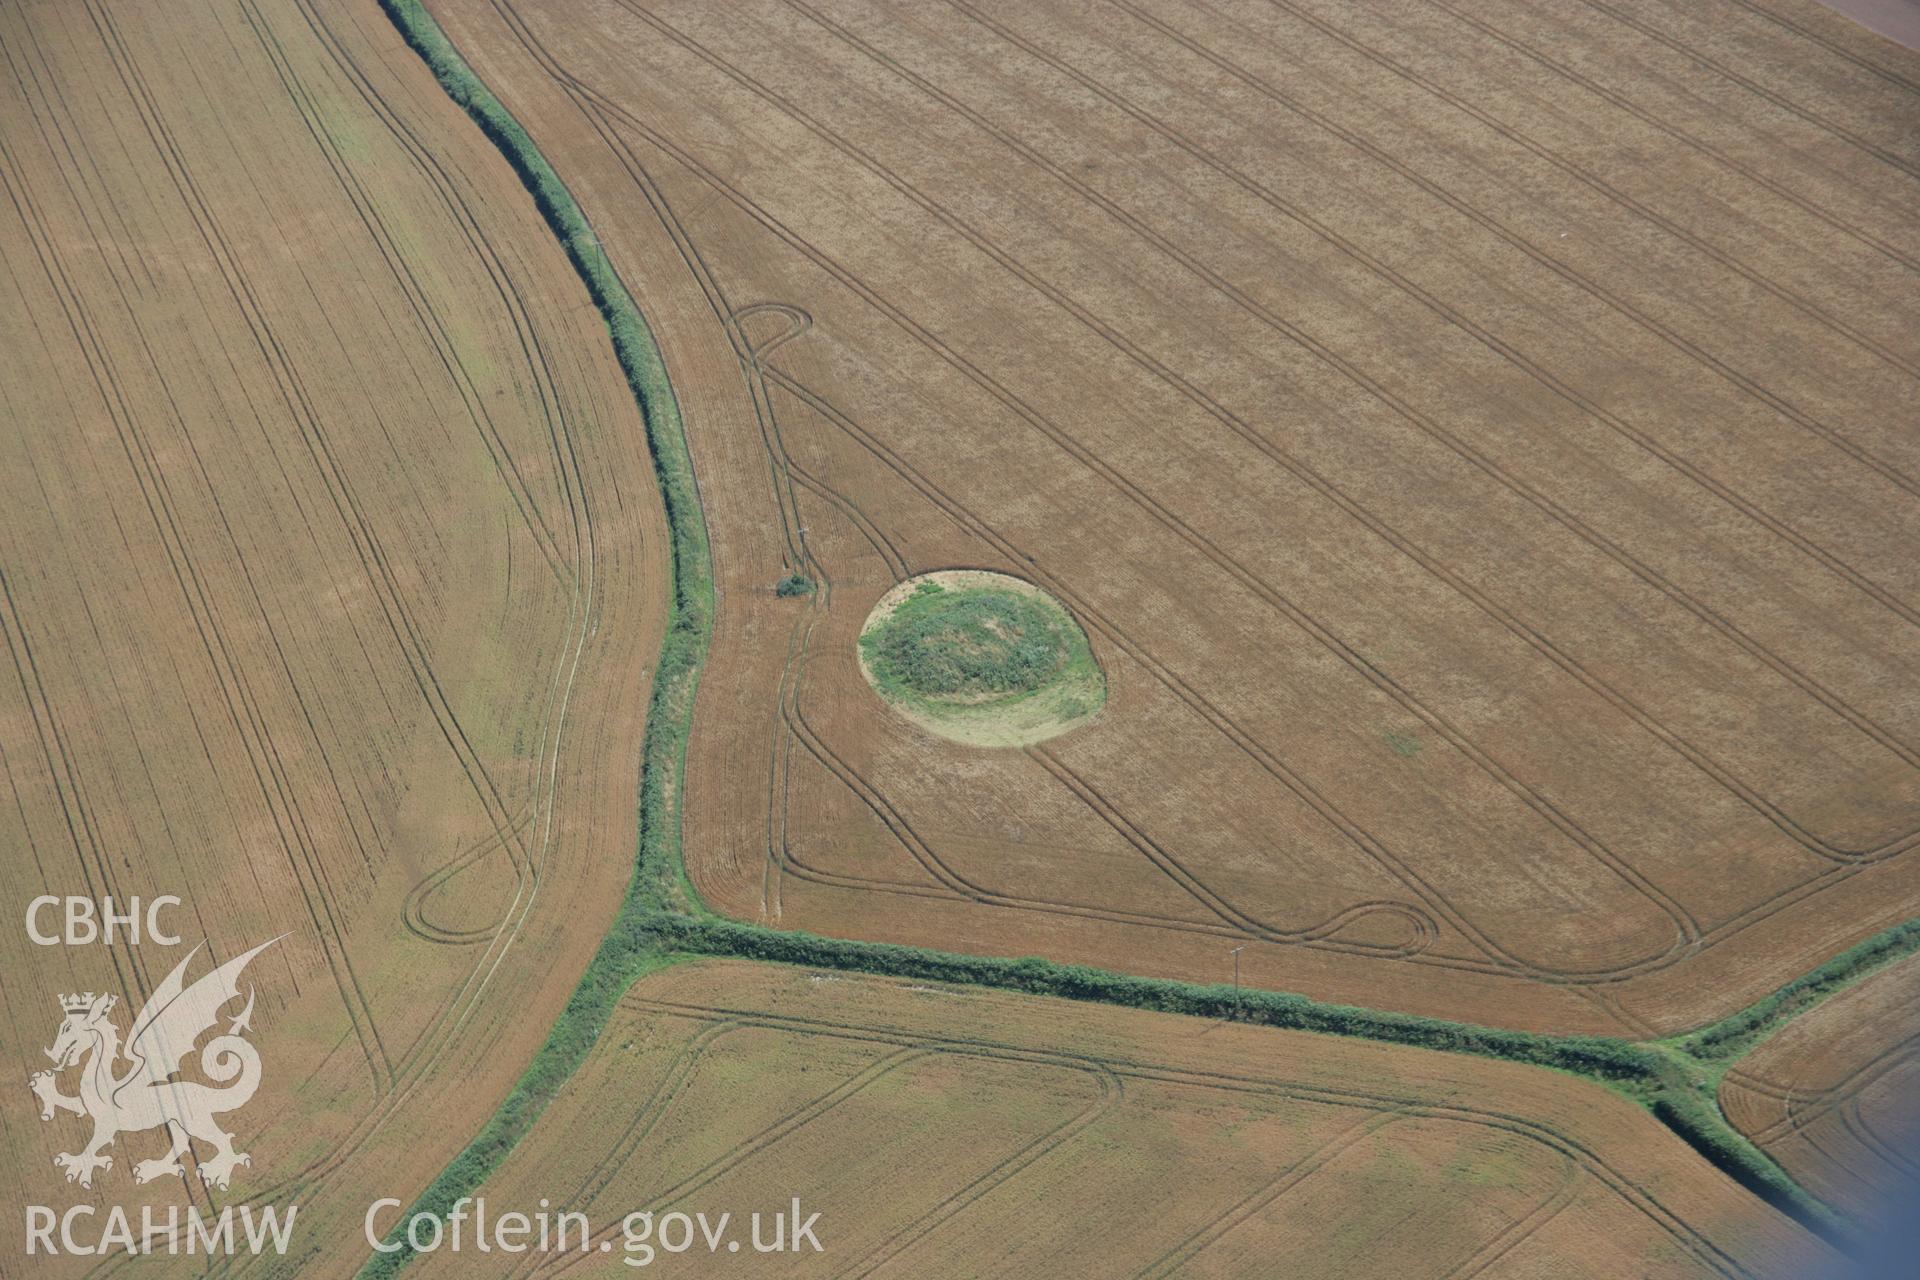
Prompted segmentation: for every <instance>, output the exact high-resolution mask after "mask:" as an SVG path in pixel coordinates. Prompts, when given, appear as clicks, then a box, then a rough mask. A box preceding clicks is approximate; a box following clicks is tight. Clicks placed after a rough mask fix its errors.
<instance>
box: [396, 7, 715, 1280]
mask: <svg viewBox="0 0 1920 1280" xmlns="http://www.w3.org/2000/svg"><path fill="white" fill-rule="evenodd" d="M380 3H381V7H382V8H383V9H385V10H386V13H387V16H388V17H389V18H390V19H391V20H392V21H393V23H394V25H395V26H396V27H398V28H399V29H400V32H401V34H402V35H403V36H404V37H405V38H406V41H407V43H408V44H409V45H411V46H412V47H413V49H414V51H415V52H416V53H418V54H419V55H420V56H421V58H423V59H424V60H425V61H426V64H427V66H428V67H430V68H431V69H432V71H433V74H434V76H435V77H436V78H437V79H438V80H439V81H440V85H441V87H442V88H444V89H445V90H446V91H447V94H448V95H449V96H450V97H452V99H453V100H454V101H455V102H457V103H459V104H460V105H461V106H462V107H464V108H466V111H467V114H468V115H469V116H471V117H472V118H473V120H474V121H475V122H476V123H477V124H478V125H479V126H480V128H481V130H482V132H484V133H485V134H486V135H487V137H488V138H489V139H490V140H491V141H492V142H493V143H494V145H495V146H497V147H498V148H499V149H500V152H501V153H502V154H503V155H504V156H505V157H506V159H507V161H508V163H509V164H511V165H512V166H513V170H514V172H515V173H517V174H518V175H519V176H520V180H521V182H522V183H524V184H525V185H526V188H527V190H528V191H529V192H530V193H531V194H532V196H533V199H534V203H535V204H536V205H537V206H538V207H539V210H540V215H541V216H542V217H543V218H545V219H546V222H547V225H548V226H549V227H550V228H552V230H553V233H554V234H555V235H556V236H558V237H559V238H560V242H561V244H562V245H563V246H565V248H566V251H567V257H568V258H569V259H570V260H571V261H572V263H573V266H574V269H575V270H576V271H577V272H579V274H580V278H581V280H583V281H584V282H585V283H586V286H587V292H588V293H589V294H590V295H591V296H592V298H593V301H594V304H595V305H596V306H597V307H599V309H600V314H601V316H602V317H603V318H604V319H605V320H606V323H607V329H608V332H609V334H610V335H611V337H612V339H613V349H614V354H615V356H616V357H617V358H618V360H619V362H620V368H621V369H622V370H623V371H624V373H625V374H626V379H627V384H628V386H629V387H631V388H632V390H633V395H634V399H635V400H636V401H637V402H638V403H639V406H640V412H641V414H642V415H643V417H644V418H645V421H646V429H647V444H648V448H649V450H650V451H651V453H652V456H653V466H654V470H655V472H656V474H657V475H658V478H659V483H660V493H661V497H662V499H663V501H664V502H665V505H666V512H667V523H668V527H669V530H670V532H671V535H672V541H673V557H672V565H671V570H670V572H671V576H672V583H671V585H670V588H669V591H668V597H669V602H670V612H669V616H668V620H667V633H666V639H665V641H664V642H663V644H662V646H661V652H660V661H659V663H658V665H657V666H656V667H655V668H654V675H653V694H652V698H651V701H650V702H649V705H648V708H647V722H646V729H645V734H646V737H645V742H644V745H643V748H642V766H641V779H640V849H639V857H638V858H637V859H636V860H635V863H634V873H633V875H632V877H631V878H630V879H629V882H628V885H627V892H626V896H625V898H624V900H623V901H622V903H621V906H620V911H619V913H618V915H616V916H615V918H614V923H613V927H612V928H611V929H610V930H609V931H608V933H607V936H606V938H605V939H603V940H602V942H601V944H600V948H599V950H598V951H597V952H596V953H595V955H594V957H593V960H592V962H591V963H590V964H589V965H588V966H587V971H586V973H585V975H584V976H582V977H581V979H580V985H579V986H578V987H577V988H575V990H574V992H573V995H572V997H571V998H569V999H568V1001H567V1005H566V1008H565V1009H564V1010H563V1011H562V1012H561V1014H560V1017H559V1019H558V1020H557V1021H556V1022H555V1023H554V1026H553V1030H552V1031H551V1032H550V1033H549V1034H548V1036H547V1039H546V1042H545V1043H544V1044H542V1045H541V1047H540V1050H539V1052H537V1053H536V1054H535V1055H534V1058H533V1061H532V1063H531V1064H530V1065H529V1066H528V1068H527V1071H526V1073H525V1074H524V1075H523V1076H521V1078H520V1079H519V1081H518V1082H516V1083H515V1085H514V1087H513V1090H512V1091H511V1092H510V1093H509V1094H508V1095H507V1098H506V1101H505V1102H503V1103H502V1104H501V1105H500V1109H499V1110H498V1111H497V1112H495V1113H494V1115H493V1117H492V1118H491V1119H490V1120H489V1121H488V1122H487V1124H486V1126H485V1127H484V1128H483V1129H482V1130H481V1131H480V1134H479V1136H478V1137H476V1138H475V1139H474V1140H473V1141H472V1142H471V1143H469V1144H468V1145H467V1147H466V1149H465V1150H463V1151H462V1152H461V1153H460V1154H459V1155H458V1156H456V1157H455V1158H454V1160H453V1161H452V1163H450V1164H449V1165H448V1166H447V1167H446V1168H445V1169H444V1170H442V1171H441V1173H440V1175H439V1177H437V1178H435V1179H434V1180H433V1182H432V1184H431V1185H429V1186H428V1187H427V1189H426V1191H425V1192H424V1193H422V1195H421V1196H420V1199H419V1200H418V1201H416V1202H415V1203H414V1204H413V1205H412V1207H411V1208H410V1209H409V1210H408V1211H407V1213H406V1214H405V1215H403V1216H402V1218H401V1219H400V1222H401V1224H402V1227H403V1226H404V1223H405V1221H406V1219H407V1218H409V1217H411V1216H412V1215H413V1214H415V1213H434V1214H441V1215H444V1214H445V1213H446V1212H447V1210H449V1209H450V1208H451V1207H452V1205H453V1203H454V1202H455V1201H456V1200H458V1199H459V1198H460V1197H461V1196H463V1195H466V1194H468V1193H470V1192H471V1191H472V1190H473V1189H474V1188H476V1187H478V1186H479V1185H480V1183H481V1182H482V1181H483V1180H485V1178H486V1177H487V1176H488V1175H489V1174H490V1173H492V1172H493V1170H494V1168H495V1167H496V1166H498V1164H499V1163H500V1160H501V1159H502V1158H503V1157H504V1156H505V1155H506V1153H507V1152H508V1151H510V1150H511V1149H512V1148H513V1146H514V1144H515V1143H517V1142H518V1141H519V1140H520V1138H521V1137H522V1136H524V1135H525V1133H526V1132H527V1130H528V1129H530V1128H531V1127H532V1125H533V1122H534V1120H535V1119H536V1118H537V1117H538V1116H539V1115H540V1113H541V1112H542V1111H543V1110H545V1109H546V1105H547V1103H548V1102H550V1101H551V1100H552V1098H553V1095H554V1094H555V1092H557V1091H558V1089H559V1088H560V1086H561V1084H562V1083H564V1082H565V1081H566V1079H567V1078H568V1077H569V1076H571V1075H572V1074H573V1072H574V1070H575V1068H577V1067H578V1066H579V1065H580V1063H581V1062H582V1061H583V1060H584V1059H585V1057H586V1055H587V1051H588V1050H589V1049H590V1048H591V1047H592V1046H593V1042H594V1040H595V1039H596V1038H598V1036H599V1034H600V1030H601V1028H602V1027H603V1026H604V1025H605V1024H606V1020H607V1016H608V1014H609V1013H610V1012H611V1011H612V1009H613V1005H614V1002H615V1001H616V1000H618V999H619V997H620V994H621V993H622V992H624V991H625V990H626V989H627V988H628V987H629V986H630V985H631V984H632V983H633V981H634V979H635V978H637V977H639V976H640V975H641V974H643V973H646V972H649V971H650V970H651V969H653V968H656V967H658V966H659V965H660V964H662V963H664V959H663V957H662V956H661V955H660V954H659V952H658V951H657V950H656V949H654V948H653V946H652V938H653V933H652V931H651V930H649V929H647V928H645V927H644V924H643V922H644V920H645V918H646V916H647V914H648V913H649V911H650V910H651V909H653V908H655V907H657V906H658V905H659V904H660V903H662V902H663V901H666V900H668V897H669V895H670V894H671V893H672V887H671V885H670V884H668V883H665V882H663V881H649V880H647V879H646V878H645V872H646V871H647V870H649V869H651V870H652V871H654V872H657V873H659V874H660V875H662V876H671V874H672V870H671V869H673V868H676V867H679V866H681V865H683V859H682V858H681V857H680V850H679V847H678V846H679V839H680V825H679V821H678V808H677V806H676V804H675V803H674V797H675V796H677V795H678V794H679V790H680V787H679V780H680V777H681V774H682V771H683V770H684V769H685V766H686V748H687V734H688V731H689V729H690V728H691V726H692V721H693V696H694V692H695V689H696V687H697V685H698V683H699V678H700V667H701V662H702V660H703V659H704V658H705V657H706V651H707V643H708V640H709V638H710V637H711V635H712V632H713V571H712V568H711V564H710V561H709V558H708V553H707V529H706V522H705V519H704V517H703V516H702V515H701V510H700V498H699V493H698V491H697V490H696V488H695V485H694V478H693V460H692V458H691V456H690V455H689V453H688V449H687V439H686V433H685V430H684V429H683V427H682V424H681V420H680V407H679V404H678V402H677V401H676V400H675V399H674V395H673V388H672V386H671V385H670V384H669V383H668V381H667V370H666V365H665V364H664V363H663V362H662V361H661V358H660V352H659V348H658V347H657V346H656V345H655V344H654V340H653V335H652V333H651V332H650V331H649V330H648V328H647V322H646V320H645V319H644V318H643V317H642V316H641V314H640V309H639V308H638V307H636V306H635V305H634V302H633V297H632V295H631V294H629V293H628V292H627V288H626V285H624V284H623V283H621V280H620V277H619V274H618V273H617V272H616V271H615V270H614V269H613V264H612V263H611V262H609V261H608V260H607V256H606V254H605V252H604V251H602V249H601V248H600V242H599V239H598V238H597V237H596V236H595V235H594V234H593V229H592V227H590V226H589V225H588V223H587V219H586V215H585V214H583V213H582V212H581V211H580V206H579V205H578V204H577V203H575V201H574V198H573V194H572V193H571V192H570V191H568V190H567V188H566V185H565V184H564V183H562V182H561V181H560V178H559V175H557V174H555V173H554V171H553V169H552V168H551V167H550V166H549V165H548V164H547V162H546V159H545V157H543V156H542V155H541V154H540V152H539V150H538V149H537V148H536V147H535V146H534V145H533V139H531V138H530V137H528V136H527V132H526V130H525V129H523V128H521V127H520V122H519V121H517V120H515V119H514V118H513V116H512V115H511V114H509V113H508V111H507V109H506V107H504V106H503V105H501V103H500V101H499V99H497V98H495V97H494V96H493V93H492V91H491V90H489V89H488V88H487V87H486V86H485V85H484V84H482V83H481V81H480V79H479V77H478V76H476V75H475V74H474V73H473V69H472V68H471V67H469V66H468V65H467V64H466V61H465V59H463V58H462V57H461V56H460V54H459V52H458V51H457V50H456V49H455V48H454V47H453V44H452V42H451V41H449V40H448V39H447V37H446V33H445V32H443V31H442V30H441V29H440V26H439V24H438V23H436V22H435V21H434V20H433V18H432V16H431V15H429V14H428V13H427V11H426V10H425V9H424V8H423V7H422V6H421V4H420V3H419V0H380ZM402 1227H396V1228H395V1230H394V1231H393V1233H391V1234H390V1235H389V1236H388V1237H387V1241H386V1242H387V1243H398V1244H400V1245H401V1249H400V1251H399V1252H397V1253H390V1254H380V1255H376V1256H375V1257H373V1258H371V1259H369V1260H368V1262H367V1263H366V1264H365V1265H364V1266H363V1267H362V1268H361V1269H360V1272H359V1274H360V1276H361V1277H364V1278H366V1280H384V1277H389V1276H392V1275H394V1274H395V1273H396V1272H398V1271H399V1270H400V1268H402V1267H403V1266H405V1265H406V1264H407V1262H408V1261H409V1260H410V1258H411V1257H412V1250H411V1249H410V1248H408V1247H407V1246H406V1242H405V1239H404V1237H403V1235H402Z"/></svg>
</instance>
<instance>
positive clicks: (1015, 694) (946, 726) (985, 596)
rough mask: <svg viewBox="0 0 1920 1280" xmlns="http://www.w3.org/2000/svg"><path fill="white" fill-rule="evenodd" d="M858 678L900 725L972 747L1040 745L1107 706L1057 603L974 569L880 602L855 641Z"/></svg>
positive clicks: (1088, 657) (1096, 669)
mask: <svg viewBox="0 0 1920 1280" xmlns="http://www.w3.org/2000/svg"><path fill="white" fill-rule="evenodd" d="M860 669H861V670H862V671H863V672H865V673H866V677H867V680H868V681H869V682H870V683H871V684H872V685H873V687H874V688H875V689H876V690H877V691H878V692H879V693H880V696H881V697H883V698H885V699H886V700H887V702H888V703H890V704H891V705H892V706H893V708H894V709H895V710H896V711H898V712H899V713H900V714H901V715H903V716H905V717H906V718H907V719H909V720H911V721H913V722H914V723H915V724H917V725H919V726H920V727H921V728H923V729H926V730H928V731H930V732H932V733H936V734H939V735H940V736H942V737H946V738H952V739H953V740H955V741H956V742H964V743H967V744H968V745H969V746H976V747H1013V746H1025V745H1028V744H1030V743H1035V742H1041V741H1044V740H1045V739H1047V738H1051V737H1054V736H1056V735H1058V734H1062V733H1065V732H1066V731H1067V730H1069V729H1071V728H1074V727H1075V726H1077V725H1080V724H1082V723H1084V722H1085V721H1087V720H1088V719H1090V718H1091V717H1092V716H1093V714H1094V712H1096V711H1098V710H1099V709H1100V707H1101V706H1102V705H1103V704H1104V703H1105V702H1106V698H1107V686H1106V678H1105V676H1104V675H1102V674H1101V671H1100V665H1099V663H1097V662H1095V661H1094V657H1093V650H1092V648H1091V647H1090V646H1089V645H1088V644H1087V636H1086V633H1085V632H1084V631H1082V630H1081V629H1080V624H1079V623H1077V622H1075V621H1074V620H1073V618H1072V616H1071V615H1069V614H1068V613H1067V611H1066V610H1065V609H1064V608H1062V607H1061V606H1060V604H1059V602H1057V601H1056V600H1054V599H1053V598H1052V597H1051V596H1049V595H1047V594H1046V593H1045V592H1043V591H1041V590H1040V589H1039V588H1038V587H1036V586H1034V585H1033V584H1032V583H1030V582H1024V581H1022V580H1021V579H1019V578H1014V577H1009V576H1007V575H1006V574H1000V573H988V572H985V571H981V570H973V569H948V570H942V571H940V572H938V573H931V574H927V575H925V576H924V577H920V578H911V579H908V580H907V581H906V582H903V583H901V584H900V585H899V586H897V587H895V588H894V589H893V590H892V591H889V592H888V593H887V594H886V595H885V596H882V597H881V599H880V603H879V604H878V605H876V606H875V607H874V610H873V613H872V615H871V616H870V617H868V619H867V624H866V627H865V629H864V630H863V631H862V632H861V635H860Z"/></svg>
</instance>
